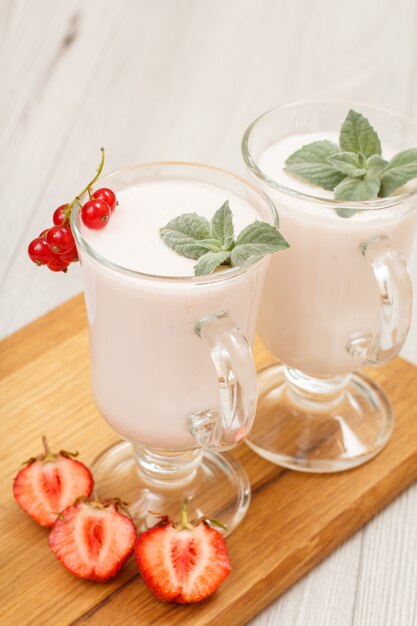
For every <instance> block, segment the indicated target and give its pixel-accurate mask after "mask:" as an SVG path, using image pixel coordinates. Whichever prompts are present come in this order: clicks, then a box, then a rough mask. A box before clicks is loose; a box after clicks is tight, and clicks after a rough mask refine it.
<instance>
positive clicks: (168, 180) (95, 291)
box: [71, 163, 277, 532]
mask: <svg viewBox="0 0 417 626" xmlns="http://www.w3.org/2000/svg"><path fill="white" fill-rule="evenodd" d="M101 183H102V184H103V185H104V186H108V187H110V188H111V189H113V190H114V192H115V193H116V195H117V196H118V199H119V203H120V205H119V206H118V207H117V208H116V211H115V213H114V215H113V216H112V218H111V221H110V224H109V225H108V226H106V229H104V230H103V233H104V237H105V238H107V237H109V233H110V229H111V228H112V227H113V232H114V233H115V234H114V236H115V237H116V236H118V235H119V236H120V237H122V238H123V228H122V226H121V224H122V218H123V215H122V212H123V211H124V207H126V210H127V205H128V204H129V203H130V204H129V207H130V209H132V203H133V204H134V211H135V215H136V212H138V211H142V215H141V216H140V215H139V213H137V216H138V223H139V225H140V228H143V229H145V230H146V231H149V233H151V234H150V235H149V236H150V237H154V238H155V237H156V238H157V239H158V242H159V227H162V226H164V225H165V217H164V213H163V209H164V207H165V205H167V204H170V203H171V204H172V203H174V205H175V210H176V214H179V213H184V212H187V210H184V206H188V205H189V208H191V207H192V210H194V211H196V212H197V213H198V208H199V205H201V204H206V205H207V204H209V205H210V206H212V207H213V213H214V211H215V210H216V209H217V208H219V206H220V205H221V204H222V203H223V202H224V201H225V200H226V199H229V201H230V206H231V209H232V211H233V213H234V216H235V217H236V218H237V217H238V213H239V214H240V213H242V212H245V211H246V213H247V214H250V215H251V216H252V217H254V218H257V219H261V220H263V221H266V222H269V223H273V224H274V223H275V222H276V219H277V216H276V212H275V208H274V206H273V205H272V203H271V202H270V201H269V200H268V199H267V198H266V197H265V196H264V194H263V193H261V192H259V191H258V190H256V189H255V188H254V187H253V186H252V185H250V184H248V183H247V182H245V181H243V180H242V179H240V178H238V177H236V176H234V175H232V174H230V173H228V172H225V171H223V170H220V169H217V168H214V167H209V166H204V165H198V164H191V163H188V164H185V163H159V164H146V165H140V166H136V167H132V168H130V169H127V170H122V171H119V172H116V173H114V174H111V175H109V176H107V177H105V178H103V179H102V180H101ZM184 203H185V204H184ZM187 203H188V204H187ZM216 203H217V205H216ZM177 206H178V210H177ZM234 209H235V210H234ZM135 215H134V217H135ZM126 219H127V218H126ZM118 220H119V221H118ZM249 221H253V220H252V219H251V220H249ZM119 222H120V225H119ZM71 227H72V229H73V232H74V236H75V239H76V243H77V248H78V251H79V257H80V260H81V267H82V274H83V282H84V292H85V301H86V308H87V316H88V322H89V338H90V350H91V380H92V391H93V396H94V399H95V402H96V405H97V407H98V409H99V411H100V413H101V414H102V415H103V417H104V418H105V419H106V420H107V422H108V423H109V424H110V426H111V427H112V428H113V429H114V430H115V431H116V432H117V433H118V434H119V435H121V436H122V437H123V438H124V439H125V441H123V442H121V443H118V444H116V445H115V446H112V447H111V448H109V449H108V450H106V451H105V452H104V453H102V454H101V455H100V456H99V457H98V458H97V459H96V461H95V463H94V467H93V470H94V476H95V480H96V491H97V494H98V496H99V497H112V496H118V497H120V498H121V499H122V500H125V501H126V502H128V503H129V510H130V512H131V514H132V515H133V517H134V518H135V520H136V521H137V522H138V524H139V527H140V528H145V527H147V526H148V525H149V523H154V518H153V516H151V515H150V513H149V511H160V512H162V513H164V514H165V513H166V514H169V515H171V516H172V517H173V518H174V519H175V518H177V517H178V514H179V509H180V507H179V504H180V502H181V501H182V500H183V499H184V498H187V499H188V503H189V504H188V508H189V513H190V516H192V517H195V518H198V517H201V516H203V515H204V516H207V517H214V518H216V517H218V518H220V519H221V520H222V522H223V523H224V524H225V525H226V527H227V530H228V532H231V531H232V530H233V529H234V528H235V527H236V525H237V524H238V523H239V522H240V520H241V519H242V517H243V516H244V514H245V512H246V510H247V508H248V505H249V501H250V486H249V482H248V479H247V477H246V474H245V472H244V470H243V468H242V467H241V466H240V465H239V464H238V463H237V462H236V461H235V460H234V459H232V458H228V457H227V456H225V455H222V454H220V453H219V451H222V450H228V449H230V448H233V447H234V446H236V445H237V444H238V443H239V442H240V441H241V440H242V439H243V438H244V437H246V435H247V434H248V433H249V431H250V429H251V426H252V422H253V419H254V416H255V409H256V401H257V377H256V369H255V364H254V360H253V356H252V352H251V348H250V345H251V343H252V341H253V336H254V332H255V326H256V318H257V312H258V307H259V301H260V297H261V291H262V286H263V281H264V277H265V273H266V269H267V265H268V263H269V259H268V258H267V257H264V258H262V259H260V260H258V261H255V262H253V263H247V264H245V265H244V266H241V267H234V268H228V269H224V270H222V271H218V272H215V273H213V274H210V275H205V276H190V275H189V274H191V272H192V265H193V262H192V261H190V260H187V263H189V271H188V275H186V276H183V275H168V276H167V275H163V274H161V273H158V263H159V261H158V258H155V259H153V261H154V265H152V259H151V266H150V268H151V270H152V268H154V269H153V273H143V272H139V271H135V270H134V269H131V268H130V265H129V262H126V263H123V262H120V261H119V262H116V261H115V260H114V258H110V256H111V255H106V254H104V255H103V252H102V251H100V245H99V243H100V241H104V242H105V240H100V239H99V238H98V239H96V235H95V234H94V233H93V232H92V231H90V232H89V231H88V229H87V228H86V227H85V226H83V225H82V223H81V220H80V216H79V215H77V214H76V212H75V211H73V215H72V222H71ZM125 234H126V233H125ZM112 236H113V235H112ZM97 237H98V236H97ZM146 237H147V236H146ZM143 241H144V242H145V240H143ZM143 245H146V242H145V243H144V244H143ZM161 245H162V244H161ZM163 245H164V244H163ZM122 246H123V247H124V248H126V247H127V248H128V247H129V245H128V244H126V242H123V243H122ZM161 252H162V253H164V250H162V251H161ZM118 253H119V254H122V255H123V254H127V255H129V250H126V249H125V250H119V251H118ZM168 253H169V254H174V253H172V251H168ZM117 258H119V257H117ZM126 258H127V259H128V256H127V257H126ZM181 260H182V261H184V259H181ZM173 261H175V259H173ZM173 273H174V272H173Z"/></svg>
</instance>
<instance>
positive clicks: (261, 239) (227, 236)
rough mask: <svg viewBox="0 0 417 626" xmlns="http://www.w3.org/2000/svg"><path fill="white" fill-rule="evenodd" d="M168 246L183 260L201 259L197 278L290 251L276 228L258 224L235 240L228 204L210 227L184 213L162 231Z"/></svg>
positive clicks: (222, 207) (218, 212) (198, 216)
mask: <svg viewBox="0 0 417 626" xmlns="http://www.w3.org/2000/svg"><path fill="white" fill-rule="evenodd" d="M159 233H160V236H161V239H162V240H163V241H164V242H165V243H166V245H167V246H169V247H170V248H172V250H175V252H177V253H178V254H180V255H181V256H185V257H188V258H191V259H196V260H197V259H198V263H197V264H196V265H195V266H194V273H195V275H196V276H202V275H204V274H211V273H212V272H213V271H214V270H215V269H216V268H217V267H219V266H220V265H230V266H231V267H235V266H237V265H242V264H243V263H246V262H247V261H255V260H257V259H260V258H261V257H263V256H265V255H266V254H272V253H274V252H278V250H284V249H285V248H288V246H289V244H288V242H287V240H286V239H285V238H284V237H283V236H282V235H281V233H280V232H279V230H278V228H276V226H272V225H271V224H267V223H266V222H262V221H259V220H256V221H255V222H253V224H250V225H249V226H247V227H246V228H244V229H243V230H242V232H241V233H240V234H239V235H238V236H237V238H236V240H235V238H234V227H233V215H232V211H231V209H230V206H229V201H228V200H226V202H224V203H223V204H222V206H221V207H220V208H219V209H218V210H217V211H216V213H215V214H214V215H213V218H212V220H211V223H210V222H209V221H208V220H207V219H205V218H204V217H201V216H200V215H197V213H183V214H182V215H180V216H178V217H175V218H174V219H173V220H171V221H170V222H169V223H168V224H167V225H166V226H164V227H163V228H161V229H160V231H159Z"/></svg>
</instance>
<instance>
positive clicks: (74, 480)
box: [13, 437, 94, 528]
mask: <svg viewBox="0 0 417 626" xmlns="http://www.w3.org/2000/svg"><path fill="white" fill-rule="evenodd" d="M42 442H43V445H44V448H45V453H44V454H40V455H39V456H37V457H33V458H31V459H29V460H28V461H27V465H26V467H25V468H23V469H22V470H20V472H19V473H18V474H17V476H16V478H15V479H14V484H13V493H14V497H15V498H16V501H17V503H18V504H19V506H20V507H21V508H22V509H23V510H24V511H25V512H26V513H27V514H28V515H30V517H31V518H32V519H33V520H35V522H37V523H38V524H40V525H41V526H45V527H46V528H49V527H50V526H52V524H53V523H54V521H55V520H56V518H57V516H58V513H59V512H60V511H62V509H65V508H66V507H67V506H69V505H70V504H72V503H73V502H74V500H76V499H77V498H79V497H80V496H89V495H91V493H92V491H93V486H94V481H93V476H92V474H91V472H90V470H89V469H88V467H86V466H85V465H83V463H80V461H75V460H74V458H73V457H75V456H77V454H78V452H75V453H71V452H66V451H65V450H61V451H60V452H58V453H54V452H51V451H50V450H49V447H48V442H47V439H46V437H43V438H42Z"/></svg>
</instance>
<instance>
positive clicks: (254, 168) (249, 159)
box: [241, 99, 417, 211]
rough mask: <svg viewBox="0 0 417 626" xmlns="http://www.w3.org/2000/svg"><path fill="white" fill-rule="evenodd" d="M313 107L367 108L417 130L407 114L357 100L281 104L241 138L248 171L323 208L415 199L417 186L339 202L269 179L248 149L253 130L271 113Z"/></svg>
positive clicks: (385, 204)
mask: <svg viewBox="0 0 417 626" xmlns="http://www.w3.org/2000/svg"><path fill="white" fill-rule="evenodd" d="M314 104H317V105H318V104H321V105H325V104H330V105H345V106H348V107H349V108H351V107H358V108H359V110H360V107H366V108H368V109H373V110H374V111H378V112H379V113H385V114H387V115H388V116H389V117H391V118H393V119H396V120H399V121H401V122H403V123H406V124H409V125H411V126H413V127H414V129H415V130H416V131H417V124H416V123H415V122H413V120H411V119H410V118H408V117H406V116H405V115H402V114H400V113H395V112H392V111H390V110H388V109H385V108H383V107H379V106H375V105H373V104H367V103H365V102H360V101H356V100H327V99H313V100H296V101H294V102H289V103H287V104H281V105H278V106H276V107H273V108H271V109H269V110H268V111H265V112H264V113H262V114H261V115H259V116H258V117H257V118H256V119H255V120H254V121H253V122H252V123H251V124H250V125H249V126H248V127H247V129H246V131H245V133H244V135H243V137H242V142H241V150H242V156H243V160H244V161H245V163H246V165H247V167H248V168H249V170H250V171H251V172H253V173H254V174H255V175H256V176H257V178H259V179H260V180H262V181H263V182H264V183H266V184H267V185H268V186H269V187H272V188H273V189H275V190H277V191H280V192H281V193H284V194H286V195H289V196H293V197H294V198H298V199H300V200H304V201H308V202H313V203H315V204H321V205H323V206H326V207H327V206H328V207H331V208H333V209H334V208H335V207H337V208H340V209H347V210H349V209H350V210H354V211H361V210H371V209H373V210H376V209H386V208H389V207H392V206H396V205H397V204H400V203H401V202H404V200H407V199H408V198H411V197H413V196H415V195H416V194H417V184H416V185H415V187H413V189H410V190H408V191H404V192H403V193H401V194H399V195H397V196H389V197H388V198H378V199H377V200H359V201H355V200H336V199H333V198H324V197H323V196H317V195H315V194H314V193H313V194H308V193H305V192H303V191H298V190H296V189H292V188H291V187H286V186H285V185H281V184H280V183H277V182H276V181H274V179H272V178H270V177H269V176H268V175H267V174H266V173H265V172H264V171H263V170H261V168H260V167H259V166H258V165H257V163H256V161H255V159H254V158H253V156H252V154H251V152H250V150H249V141H250V137H251V135H252V131H253V130H254V129H255V128H256V127H257V125H258V123H259V122H261V120H263V119H264V118H266V117H267V116H268V115H270V114H271V113H275V112H276V111H280V110H285V109H292V108H295V107H298V106H300V105H314Z"/></svg>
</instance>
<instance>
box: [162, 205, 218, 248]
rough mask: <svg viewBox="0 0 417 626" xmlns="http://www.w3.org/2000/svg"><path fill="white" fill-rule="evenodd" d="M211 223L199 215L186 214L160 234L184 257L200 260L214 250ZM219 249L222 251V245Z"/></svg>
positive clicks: (177, 218) (171, 222) (173, 221)
mask: <svg viewBox="0 0 417 626" xmlns="http://www.w3.org/2000/svg"><path fill="white" fill-rule="evenodd" d="M210 230H211V228H210V222H209V221H208V220H206V219H205V218H204V217H200V216H199V215H197V213H184V214H183V215H180V216H179V217H176V218H174V219H173V220H171V221H170V222H169V223H168V224H167V225H166V226H165V227H164V228H161V229H160V231H159V233H160V236H161V238H162V239H163V241H164V242H165V243H166V244H167V246H169V247H170V248H172V249H173V250H175V252H178V254H181V255H182V256H187V257H190V258H191V259H198V258H200V256H202V255H203V254H205V253H206V252H207V251H208V250H213V240H212V239H210ZM217 249H221V244H220V245H218V247H217Z"/></svg>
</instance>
